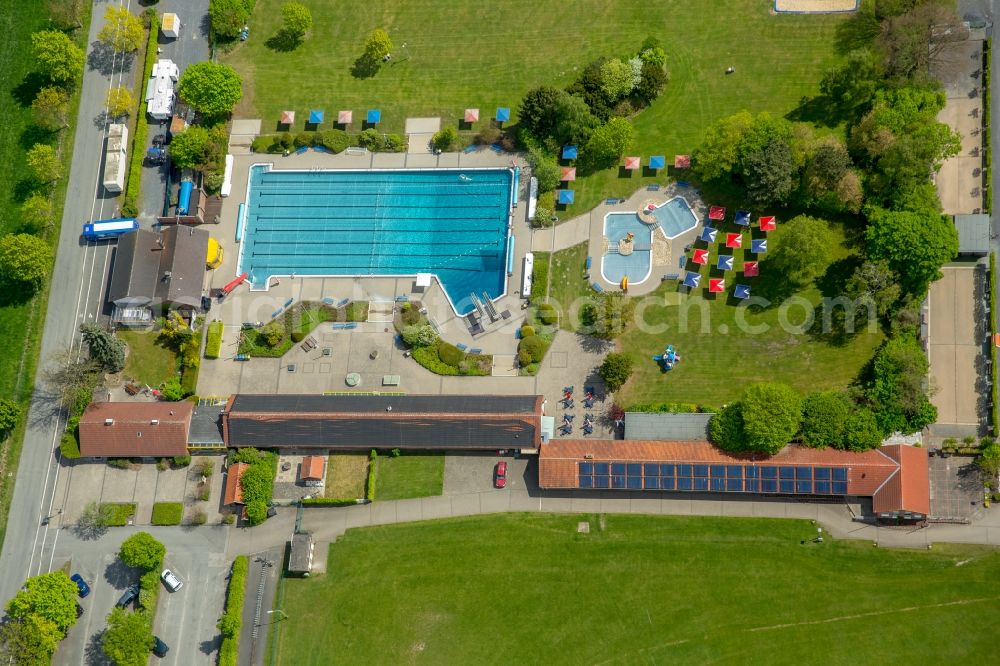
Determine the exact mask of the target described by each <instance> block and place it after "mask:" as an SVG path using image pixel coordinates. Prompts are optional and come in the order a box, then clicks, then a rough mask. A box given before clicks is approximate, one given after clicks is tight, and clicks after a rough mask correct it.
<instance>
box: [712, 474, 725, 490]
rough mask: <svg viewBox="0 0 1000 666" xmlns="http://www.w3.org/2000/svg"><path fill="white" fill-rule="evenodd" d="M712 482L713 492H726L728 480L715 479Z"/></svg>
mask: <svg viewBox="0 0 1000 666" xmlns="http://www.w3.org/2000/svg"><path fill="white" fill-rule="evenodd" d="M711 481H712V491H713V492H725V490H726V480H725V479H719V478H715V477H713V478H712V479H711Z"/></svg>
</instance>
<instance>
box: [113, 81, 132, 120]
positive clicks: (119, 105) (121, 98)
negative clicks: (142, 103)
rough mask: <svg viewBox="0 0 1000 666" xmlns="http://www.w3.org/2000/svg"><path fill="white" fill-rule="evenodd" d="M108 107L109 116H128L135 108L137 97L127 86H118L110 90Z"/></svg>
mask: <svg viewBox="0 0 1000 666" xmlns="http://www.w3.org/2000/svg"><path fill="white" fill-rule="evenodd" d="M106 105H107V107H108V117H110V118H121V117H122V116H127V115H129V114H130V113H131V112H132V109H134V108H135V98H134V97H132V93H131V92H130V91H129V89H128V88H126V87H125V86H118V87H117V88H111V89H110V90H108V97H107V101H106Z"/></svg>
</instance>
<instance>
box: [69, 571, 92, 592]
mask: <svg viewBox="0 0 1000 666" xmlns="http://www.w3.org/2000/svg"><path fill="white" fill-rule="evenodd" d="M69 579H70V580H71V581H73V582H74V583H76V589H77V591H78V592H79V593H80V597H81V598H82V597H85V596H87V595H88V594H90V586H89V585H87V581H85V580H84V579H83V576H81V575H80V574H78V573H75V574H73V575H72V576H70V577H69Z"/></svg>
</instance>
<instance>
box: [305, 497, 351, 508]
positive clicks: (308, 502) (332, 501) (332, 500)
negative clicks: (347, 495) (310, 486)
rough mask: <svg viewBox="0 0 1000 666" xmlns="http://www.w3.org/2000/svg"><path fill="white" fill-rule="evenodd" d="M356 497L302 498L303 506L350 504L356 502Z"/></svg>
mask: <svg viewBox="0 0 1000 666" xmlns="http://www.w3.org/2000/svg"><path fill="white" fill-rule="evenodd" d="M357 503H358V500H356V499H342V498H339V497H310V498H309V499H304V500H302V504H303V505H305V506H352V505H354V504H357Z"/></svg>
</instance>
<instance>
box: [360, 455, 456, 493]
mask: <svg viewBox="0 0 1000 666" xmlns="http://www.w3.org/2000/svg"><path fill="white" fill-rule="evenodd" d="M377 465H378V468H377V471H376V474H375V499H376V500H398V499H408V498H410V497H432V496H434V495H440V494H441V492H442V489H443V488H444V454H441V453H432V454H419V453H415V454H410V453H404V454H402V455H399V456H390V455H380V456H379V457H378V463H377Z"/></svg>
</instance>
